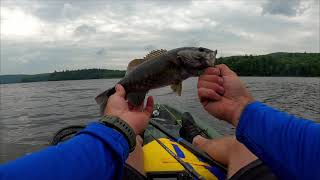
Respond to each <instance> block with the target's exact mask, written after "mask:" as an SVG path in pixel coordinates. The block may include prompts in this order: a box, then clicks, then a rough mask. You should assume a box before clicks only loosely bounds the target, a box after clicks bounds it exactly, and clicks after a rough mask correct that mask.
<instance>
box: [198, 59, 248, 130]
mask: <svg viewBox="0 0 320 180" xmlns="http://www.w3.org/2000/svg"><path fill="white" fill-rule="evenodd" d="M198 96H199V98H200V101H201V104H202V106H203V107H204V109H205V110H206V111H208V112H209V113H210V114H211V115H213V116H215V117H217V118H219V119H222V120H225V121H227V122H229V123H231V124H233V125H234V126H237V124H238V121H239V118H240V115H241V113H242V111H243V109H244V108H245V106H246V105H247V104H249V103H250V102H253V101H254V100H253V98H252V96H251V95H250V93H249V92H248V90H247V89H246V87H245V86H244V84H243V83H242V82H241V80H240V78H239V77H238V76H237V74H236V73H235V72H233V71H232V70H231V69H229V68H228V67H227V66H226V65H224V64H221V65H216V66H215V68H213V67H209V68H207V69H206V70H205V72H204V73H203V74H202V75H201V76H200V77H199V80H198Z"/></svg>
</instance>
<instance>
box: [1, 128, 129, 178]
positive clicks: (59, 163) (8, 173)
mask: <svg viewBox="0 0 320 180" xmlns="http://www.w3.org/2000/svg"><path fill="white" fill-rule="evenodd" d="M128 154H129V145H128V142H127V140H126V139H125V138H124V136H123V135H122V134H121V133H119V132H117V131H115V130H113V129H111V128H108V127H106V126H104V125H102V124H100V123H91V124H90V125H89V126H88V127H87V128H86V129H84V130H82V131H81V132H80V133H79V134H78V135H77V136H75V137H73V138H71V139H70V140H68V141H66V142H64V143H60V144H58V145H56V146H50V147H48V148H46V149H44V150H41V151H39V152H35V153H32V154H30V155H26V156H24V157H22V158H20V159H17V160H14V161H11V162H9V163H7V164H4V165H1V166H0V179H1V180H2V179H8V180H13V179H19V180H20V179H33V180H37V179H39V180H40V179H41V180H43V179H46V180H51V179H52V180H57V179H59V180H60V179H77V180H82V179H83V180H84V179H86V180H87V179H120V178H121V176H122V171H123V166H124V162H125V160H126V159H127V157H128Z"/></svg>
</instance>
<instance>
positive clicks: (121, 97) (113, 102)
mask: <svg viewBox="0 0 320 180" xmlns="http://www.w3.org/2000/svg"><path fill="white" fill-rule="evenodd" d="M115 90H116V92H115V94H113V95H112V96H110V97H109V100H108V103H107V106H106V108H105V111H104V114H107V115H112V116H117V117H119V118H120V119H122V120H123V121H125V122H126V123H128V124H129V126H130V127H131V128H132V129H133V130H134V131H135V133H136V134H140V133H141V132H142V131H143V130H144V129H145V128H146V127H147V125H148V122H149V119H150V116H151V113H152V110H153V98H152V96H150V97H148V100H147V105H146V107H145V108H144V109H143V110H142V111H141V110H139V108H135V107H129V103H128V102H127V100H126V99H125V96H126V91H125V90H124V88H123V87H122V86H121V85H120V84H118V85H116V87H115ZM142 106H143V104H142Z"/></svg>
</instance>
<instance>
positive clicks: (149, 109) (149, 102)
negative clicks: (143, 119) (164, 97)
mask: <svg viewBox="0 0 320 180" xmlns="http://www.w3.org/2000/svg"><path fill="white" fill-rule="evenodd" d="M153 104H154V102H153V97H152V96H149V97H148V99H147V105H146V108H144V113H145V114H146V115H147V116H149V117H150V116H151V114H152V111H153Z"/></svg>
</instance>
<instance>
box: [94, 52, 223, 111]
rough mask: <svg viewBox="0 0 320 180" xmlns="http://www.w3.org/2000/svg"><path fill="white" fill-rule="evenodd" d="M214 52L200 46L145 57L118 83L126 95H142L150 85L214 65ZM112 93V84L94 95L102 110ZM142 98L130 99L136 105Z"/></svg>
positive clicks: (167, 82) (173, 81)
mask: <svg viewBox="0 0 320 180" xmlns="http://www.w3.org/2000/svg"><path fill="white" fill-rule="evenodd" d="M216 54H217V51H212V50H210V49H207V48H202V47H182V48H177V49H173V50H170V51H167V52H165V53H162V54H161V55H159V56H156V57H153V58H151V59H148V60H147V61H145V62H143V63H142V64H140V65H138V66H137V67H136V68H134V69H132V70H130V72H129V73H127V74H126V76H125V77H124V78H123V79H121V80H120V81H119V82H118V84H121V85H122V86H123V87H124V89H125V90H126V93H127V95H130V94H132V93H139V94H140V95H141V94H142V95H143V94H144V95H145V94H146V93H147V92H148V91H149V90H150V89H156V88H160V87H164V86H168V85H172V84H178V83H180V82H181V81H183V80H185V79H187V78H189V77H192V76H198V75H199V71H202V70H204V69H205V68H207V67H210V66H213V65H214V62H215V60H216V58H215V56H216ZM114 93H115V88H114V87H113V88H111V89H108V90H106V91H105V92H103V93H101V94H100V95H98V96H97V97H96V101H97V103H98V104H99V105H100V110H101V112H102V113H103V110H104V109H105V106H106V104H107V99H108V97H109V96H111V95H112V94H114ZM129 100H130V99H129ZM143 100H144V96H142V98H140V99H137V101H136V102H131V103H132V104H133V105H140V103H142V102H143Z"/></svg>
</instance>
